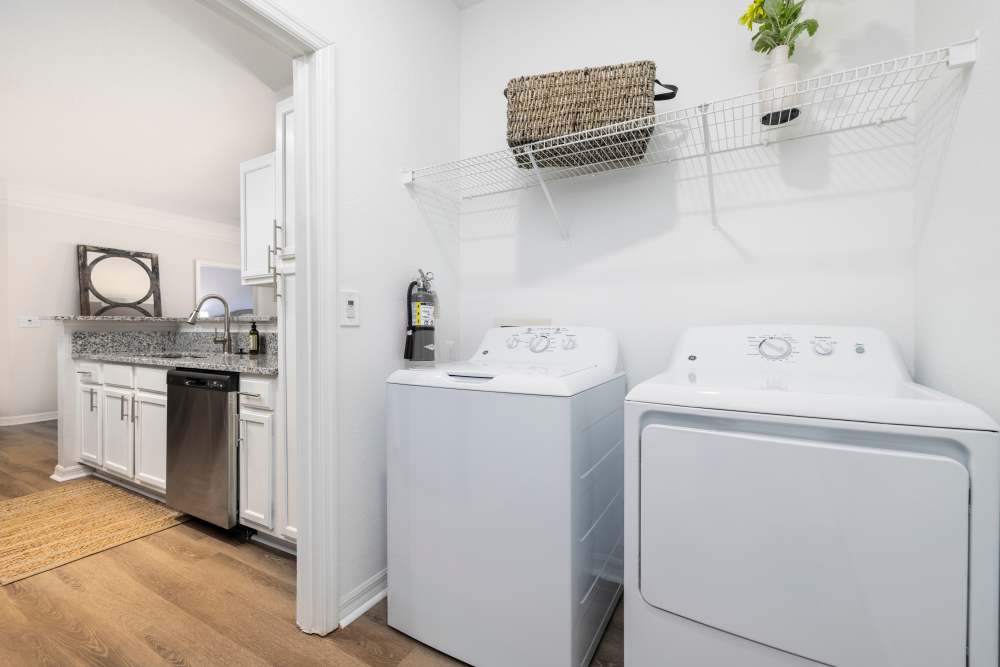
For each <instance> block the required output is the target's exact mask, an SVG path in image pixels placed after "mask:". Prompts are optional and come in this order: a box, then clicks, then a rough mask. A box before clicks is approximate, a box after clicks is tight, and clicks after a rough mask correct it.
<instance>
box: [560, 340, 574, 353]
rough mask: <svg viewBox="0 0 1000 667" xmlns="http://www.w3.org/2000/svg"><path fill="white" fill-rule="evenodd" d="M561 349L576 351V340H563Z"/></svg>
mask: <svg viewBox="0 0 1000 667" xmlns="http://www.w3.org/2000/svg"><path fill="white" fill-rule="evenodd" d="M562 347H563V349H564V350H575V349H576V339H575V338H563V342H562Z"/></svg>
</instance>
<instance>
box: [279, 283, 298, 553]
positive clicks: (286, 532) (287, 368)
mask: <svg viewBox="0 0 1000 667" xmlns="http://www.w3.org/2000/svg"><path fill="white" fill-rule="evenodd" d="M285 271H286V272H285V273H284V274H283V275H282V276H281V280H282V284H283V289H282V294H283V295H284V298H282V300H281V303H280V304H279V307H278V318H279V320H278V326H279V327H280V335H281V339H280V340H281V344H280V346H279V348H280V351H281V355H280V356H281V376H280V378H279V380H280V384H281V387H282V390H281V391H280V392H279V394H280V398H279V401H280V405H281V406H283V407H284V411H283V412H281V411H280V410H279V414H281V419H280V420H279V422H278V438H279V445H278V455H279V456H278V474H279V477H280V479H279V481H278V484H277V490H278V493H279V494H281V495H280V502H279V506H280V507H281V508H282V510H283V511H282V512H280V518H279V521H280V524H279V526H280V533H281V536H282V537H284V538H285V539H288V540H292V541H293V542H294V541H295V540H296V538H297V537H298V528H297V526H298V522H297V511H296V505H297V500H298V499H297V494H298V485H297V479H298V478H297V471H298V468H297V466H298V459H297V457H296V433H295V354H294V349H295V348H294V344H295V273H294V271H295V266H294V264H291V265H288V264H286V265H285ZM282 443H283V444H284V446H283V447H282V446H281V445H282Z"/></svg>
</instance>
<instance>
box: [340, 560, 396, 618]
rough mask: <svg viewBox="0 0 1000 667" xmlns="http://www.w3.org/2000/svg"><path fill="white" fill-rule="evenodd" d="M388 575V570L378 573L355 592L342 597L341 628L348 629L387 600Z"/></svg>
mask: <svg viewBox="0 0 1000 667" xmlns="http://www.w3.org/2000/svg"><path fill="white" fill-rule="evenodd" d="M386 574H387V573H386V570H382V571H381V572H377V573H376V574H375V575H373V576H372V577H371V578H370V579H368V580H367V581H365V582H364V583H362V584H361V585H360V586H358V587H357V588H355V589H354V590H353V591H351V592H349V593H347V594H346V595H342V596H341V598H340V627H342V628H346V627H347V626H348V625H350V624H351V623H353V622H354V621H356V620H358V619H359V618H360V617H361V615H362V614H364V613H365V612H366V611H368V610H369V609H371V608H372V607H374V606H375V605H377V604H378V603H379V602H381V601H382V600H383V599H384V598H385V596H386V594H387V593H388V592H389V578H388V576H386Z"/></svg>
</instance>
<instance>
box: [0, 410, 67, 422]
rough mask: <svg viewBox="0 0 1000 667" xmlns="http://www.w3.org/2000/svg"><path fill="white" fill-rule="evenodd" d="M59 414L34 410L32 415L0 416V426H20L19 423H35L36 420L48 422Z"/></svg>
mask: <svg viewBox="0 0 1000 667" xmlns="http://www.w3.org/2000/svg"><path fill="white" fill-rule="evenodd" d="M58 416H59V413H58V412H55V411H53V412H36V413H35V414H32V415H14V416H13V417H0V426H20V425H21V424H35V423H37V422H50V421H52V420H54V419H56V418H57V417H58Z"/></svg>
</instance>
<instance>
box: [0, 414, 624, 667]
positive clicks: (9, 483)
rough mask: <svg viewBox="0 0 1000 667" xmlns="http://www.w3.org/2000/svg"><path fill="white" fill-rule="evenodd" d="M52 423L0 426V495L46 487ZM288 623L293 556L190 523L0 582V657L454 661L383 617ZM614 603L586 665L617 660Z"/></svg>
mask: <svg viewBox="0 0 1000 667" xmlns="http://www.w3.org/2000/svg"><path fill="white" fill-rule="evenodd" d="M55 445H56V426H55V422H46V423H43V424H31V425H27V426H12V427H4V428H0V500H4V499H7V498H13V497H18V496H21V495H26V494H28V493H33V492H35V491H40V490H44V489H47V488H52V487H53V486H55V485H56V482H53V481H52V480H49V479H48V475H50V474H51V472H52V469H53V468H54V466H55V452H56V447H55ZM386 610H387V607H386V603H385V602H384V601H383V602H381V603H380V604H378V605H376V606H375V607H374V608H373V609H371V610H370V611H368V613H366V614H365V615H364V616H362V617H361V618H359V619H358V620H357V621H355V622H354V623H352V624H351V625H350V626H349V627H347V628H345V629H343V630H339V631H337V632H335V633H333V634H331V635H328V636H326V637H316V636H313V635H306V634H303V633H302V632H299V631H298V629H297V628H296V626H295V560H294V559H293V558H291V557H289V556H286V555H285V554H281V553H278V552H275V551H272V550H269V549H265V548H263V547H259V546H257V545H254V544H245V543H242V542H240V541H239V540H237V539H235V538H233V537H232V536H230V535H229V534H227V533H225V532H223V531H221V530H218V529H216V528H214V527H212V526H209V525H207V524H203V523H201V522H197V521H191V522H189V523H186V524H183V525H180V526H176V527H174V528H169V529H167V530H164V531H162V532H159V533H156V534H154V535H150V536H148V537H144V538H141V539H138V540H135V541H133V542H129V543H127V544H123V545H121V546H118V547H115V548H113V549H109V550H107V551H103V552H101V553H98V554H95V555H93V556H89V557H87V558H83V559H81V560H78V561H75V562H73V563H69V564H66V565H63V566H61V567H58V568H56V569H54V570H49V571H48V572H44V573H42V574H39V575H36V576H33V577H30V578H28V579H23V580H21V581H19V582H16V583H12V584H9V585H7V586H4V587H2V588H0V665H7V664H11V665H14V664H23V665H29V664H30V665H34V664H58V665H94V664H100V665H102V666H103V665H135V664H141V665H157V664H162V665H176V664H203V665H231V664H240V665H296V666H298V665H332V666H334V667H341V666H343V667H437V666H446V665H461V664H462V663H459V662H457V661H455V660H452V659H450V658H448V657H447V656H444V655H442V654H441V653H438V652H437V651H435V650H433V649H431V648H429V647H427V646H424V645H423V644H421V643H419V642H417V641H415V640H413V639H411V638H410V637H407V636H406V635H403V634H401V633H399V632H397V631H395V630H393V629H392V628H390V627H388V625H386ZM622 637H623V629H622V609H621V607H619V609H618V610H617V612H616V613H615V616H614V619H613V620H612V622H611V624H610V626H609V627H608V631H607V633H606V634H605V636H604V639H603V641H602V642H601V645H600V647H599V648H598V651H597V654H596V656H595V657H594V661H593V663H592V665H595V666H599V667H614V666H620V665H622Z"/></svg>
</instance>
